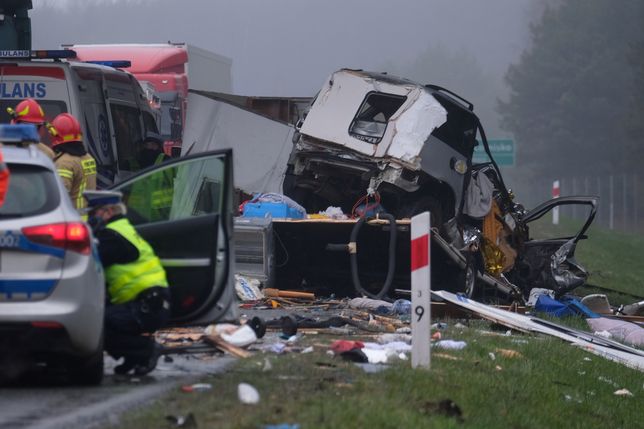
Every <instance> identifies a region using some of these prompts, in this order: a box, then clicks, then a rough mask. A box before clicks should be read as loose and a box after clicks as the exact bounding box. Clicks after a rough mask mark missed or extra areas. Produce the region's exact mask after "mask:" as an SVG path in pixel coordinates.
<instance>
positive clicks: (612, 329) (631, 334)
mask: <svg viewBox="0 0 644 429" xmlns="http://www.w3.org/2000/svg"><path fill="white" fill-rule="evenodd" d="M586 322H588V325H589V326H590V328H591V329H593V330H594V331H600V332H607V333H608V334H609V335H610V336H611V337H613V338H615V339H616V340H619V341H623V342H625V343H627V344H632V345H634V346H644V328H642V327H641V326H639V325H637V324H635V323H631V322H628V321H625V320H615V319H609V318H607V317H598V318H595V319H586Z"/></svg>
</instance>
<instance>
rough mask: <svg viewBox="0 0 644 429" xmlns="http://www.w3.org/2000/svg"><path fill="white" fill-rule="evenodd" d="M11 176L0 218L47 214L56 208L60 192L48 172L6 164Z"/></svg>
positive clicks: (52, 175) (52, 174) (50, 173)
mask: <svg viewBox="0 0 644 429" xmlns="http://www.w3.org/2000/svg"><path fill="white" fill-rule="evenodd" d="M8 167H9V172H10V173H11V176H10V178H9V188H8V189H7V195H6V197H5V202H4V204H3V205H2V207H0V218H18V217H25V216H34V215H38V214H42V213H47V212H50V211H52V210H53V209H55V208H56V207H58V204H59V203H60V192H59V190H58V187H57V186H56V176H55V175H54V173H53V172H52V171H50V170H47V169H46V168H41V167H37V166H31V165H22V164H11V163H10V164H8Z"/></svg>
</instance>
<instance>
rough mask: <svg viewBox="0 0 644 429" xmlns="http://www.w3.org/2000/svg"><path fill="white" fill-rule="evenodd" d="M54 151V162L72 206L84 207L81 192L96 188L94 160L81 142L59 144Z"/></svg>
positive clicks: (84, 202) (84, 203)
mask: <svg viewBox="0 0 644 429" xmlns="http://www.w3.org/2000/svg"><path fill="white" fill-rule="evenodd" d="M54 151H55V152H56V156H55V157H54V164H55V165H56V169H57V170H58V175H59V176H60V178H61V179H62V180H63V184H64V185H65V189H67V192H68V193H69V197H70V198H71V200H72V202H73V203H74V206H75V207H76V208H77V209H82V208H84V207H86V206H87V205H86V201H85V198H83V192H85V191H92V190H94V189H96V161H95V160H94V158H93V157H92V156H91V155H90V154H88V153H87V151H86V150H85V147H84V146H83V143H81V142H69V143H64V144H59V145H56V146H54Z"/></svg>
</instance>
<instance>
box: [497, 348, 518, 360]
mask: <svg viewBox="0 0 644 429" xmlns="http://www.w3.org/2000/svg"><path fill="white" fill-rule="evenodd" d="M494 350H495V351H496V352H498V353H499V354H500V355H501V356H503V357H506V358H522V357H523V355H522V354H521V353H519V352H518V351H516V350H512V349H494Z"/></svg>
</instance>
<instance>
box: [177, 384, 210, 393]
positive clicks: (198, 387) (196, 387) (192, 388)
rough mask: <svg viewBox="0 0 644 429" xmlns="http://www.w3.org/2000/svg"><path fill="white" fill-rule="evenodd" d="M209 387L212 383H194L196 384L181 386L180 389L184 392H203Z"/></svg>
mask: <svg viewBox="0 0 644 429" xmlns="http://www.w3.org/2000/svg"><path fill="white" fill-rule="evenodd" d="M211 389H212V384H210V383H196V384H190V385H186V386H181V391H182V392H186V393H192V392H205V391H208V390H211Z"/></svg>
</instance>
